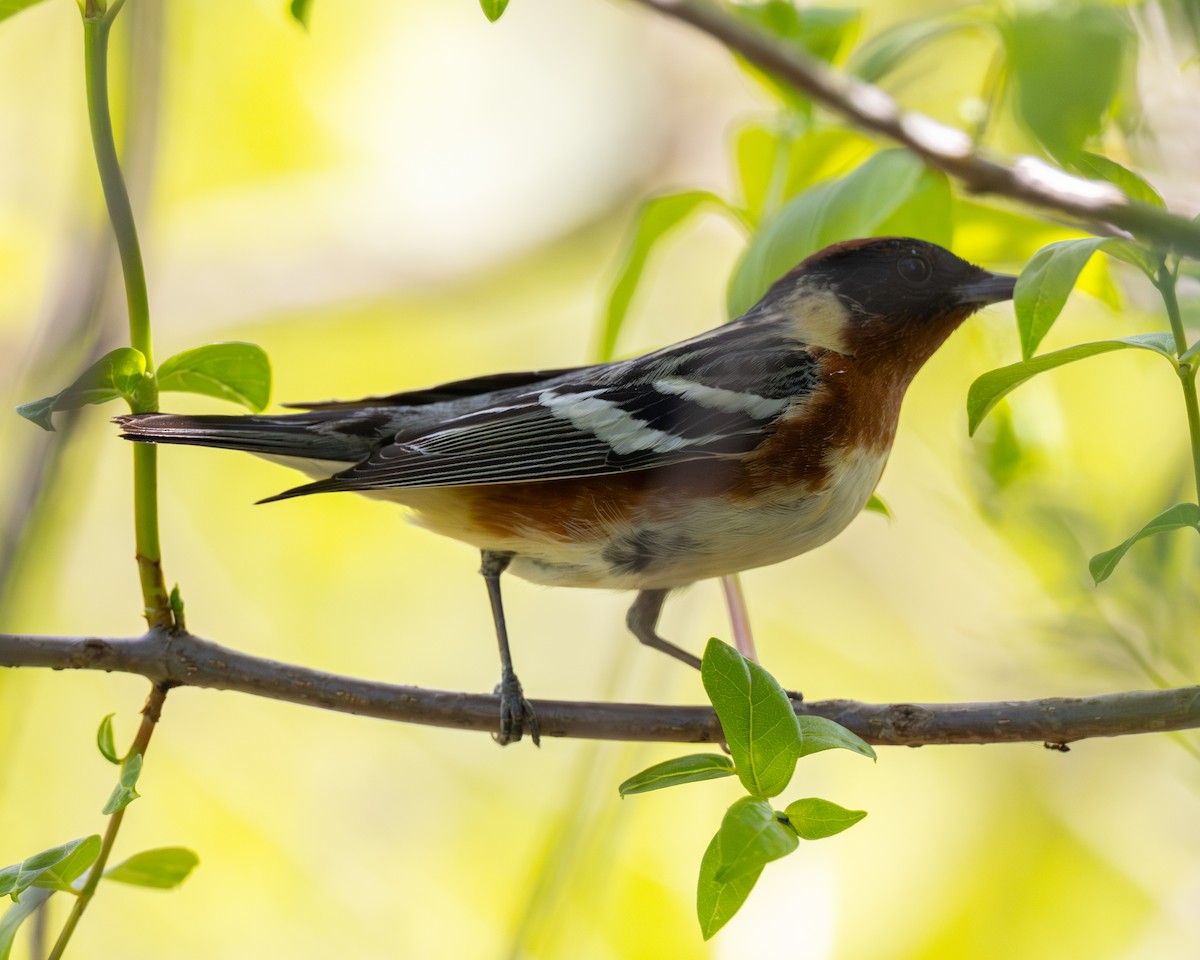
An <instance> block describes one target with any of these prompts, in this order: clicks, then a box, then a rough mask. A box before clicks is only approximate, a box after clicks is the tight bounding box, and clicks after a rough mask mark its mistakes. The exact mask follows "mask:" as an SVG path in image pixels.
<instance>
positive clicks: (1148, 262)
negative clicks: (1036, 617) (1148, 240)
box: [1101, 239, 1159, 283]
mask: <svg viewBox="0 0 1200 960" xmlns="http://www.w3.org/2000/svg"><path fill="white" fill-rule="evenodd" d="M1101 249H1102V250H1103V251H1104V252H1105V253H1106V254H1108V255H1109V256H1110V257H1115V258H1116V259H1117V260H1124V261H1125V262H1126V263H1129V264H1132V265H1133V266H1135V267H1137V268H1138V269H1139V270H1141V271H1142V273H1144V274H1145V275H1146V276H1147V277H1149V279H1150V282H1151V283H1154V282H1155V280H1156V278H1157V276H1158V266H1159V259H1158V257H1157V256H1156V255H1155V254H1154V252H1153V251H1151V250H1147V249H1146V248H1145V247H1143V246H1140V245H1139V244H1136V243H1133V242H1131V241H1129V240H1117V239H1111V240H1105V241H1104V246H1103V247H1101Z"/></svg>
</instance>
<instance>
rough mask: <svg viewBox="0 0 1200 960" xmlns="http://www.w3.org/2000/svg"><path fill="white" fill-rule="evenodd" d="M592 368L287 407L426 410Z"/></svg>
mask: <svg viewBox="0 0 1200 960" xmlns="http://www.w3.org/2000/svg"><path fill="white" fill-rule="evenodd" d="M590 369H592V368H590V367H578V368H576V367H562V368H560V369H558V370H522V371H520V372H517V373H491V374H487V375H486V376H482V377H469V378H468V379H466V380H452V381H450V382H449V383H439V384H438V385H437V386H433V387H424V388H422V389H419V390H405V391H403V392H401V393H390V394H388V395H387V396H383V397H362V398H361V399H358V400H318V401H316V402H314V403H285V404H284V406H285V407H289V408H291V409H294V410H358V409H360V408H362V407H423V406H426V405H428V404H431V403H446V402H448V401H451V400H463V399H465V398H467V397H477V396H479V395H481V394H484V393H495V392H497V391H500V390H513V389H517V388H520V387H529V386H532V385H534V384H538V383H543V382H545V381H546V380H554V379H556V378H558V377H561V376H563V375H564V374H568V373H579V372H585V371H587V370H590Z"/></svg>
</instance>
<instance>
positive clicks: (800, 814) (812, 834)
mask: <svg viewBox="0 0 1200 960" xmlns="http://www.w3.org/2000/svg"><path fill="white" fill-rule="evenodd" d="M783 813H784V816H786V817H787V818H788V822H789V823H790V824H791V825H792V828H793V829H794V830H795V831H796V833H798V834H799V835H800V838H801V839H802V840H820V839H822V838H823V837H832V836H833V835H834V834H835V833H841V832H842V831H843V830H846V829H849V828H850V827H852V826H854V825H855V824H856V823H858V821H859V820H861V819H862V818H863V817H865V816H866V815H867V811H866V810H847V809H846V808H845V807H839V806H838V805H837V804H836V803H832V802H830V801H829V800H822V799H821V798H820V797H806V798H805V799H803V800H796V801H795V802H794V803H789V804H788V805H787V808H786V809H785V810H784V811H783Z"/></svg>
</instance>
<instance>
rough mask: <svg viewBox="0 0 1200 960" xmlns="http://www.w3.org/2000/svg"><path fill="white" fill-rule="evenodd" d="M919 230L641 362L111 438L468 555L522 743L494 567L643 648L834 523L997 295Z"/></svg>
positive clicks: (143, 424)
mask: <svg viewBox="0 0 1200 960" xmlns="http://www.w3.org/2000/svg"><path fill="white" fill-rule="evenodd" d="M1014 283H1015V278H1013V277H1010V276H1004V275H1000V274H994V273H989V272H987V271H985V270H982V269H980V268H979V267H976V266H972V265H971V264H969V263H967V262H965V261H963V260H961V259H959V258H958V257H956V256H954V254H952V253H950V252H949V251H947V250H944V249H942V248H941V247H938V246H935V245H933V244H930V243H925V242H923V241H919V240H911V239H902V238H875V239H862V240H850V241H846V242H844V243H839V244H835V245H834V246H831V247H828V248H826V249H824V250H822V251H820V252H819V253H815V254H813V255H812V256H810V257H809V258H808V259H806V260H805V261H804V262H803V263H801V264H800V265H799V266H797V267H796V268H795V269H793V270H792V271H791V272H789V273H788V274H787V275H785V276H784V277H783V278H782V279H780V280H779V281H777V282H776V283H775V284H774V285H773V286H772V287H771V288H770V290H768V291H767V293H766V295H765V296H764V297H763V298H762V299H761V300H760V301H759V302H758V303H757V304H755V305H754V306H753V307H751V308H750V310H748V311H747V312H746V313H745V314H744V315H742V316H741V317H739V318H737V319H736V320H734V321H732V322H731V323H728V324H725V325H724V326H721V327H718V328H716V329H715V330H711V331H709V332H707V333H703V334H700V335H699V336H697V337H693V338H691V339H689V340H684V341H683V342H681V343H676V344H673V345H672V346H669V347H664V348H663V349H661V350H656V351H655V352H653V353H649V354H646V355H645V356H641V357H636V358H633V359H630V360H618V361H615V362H613V363H602V364H597V365H594V366H587V367H574V368H568V369H560V370H539V371H532V372H528V373H504V374H496V375H491V376H483V377H476V378H472V379H469V380H459V381H456V382H453V383H447V384H443V385H441V386H437V387H432V388H429V389H425V390H413V391H408V392H404V393H397V394H393V395H391V396H384V397H367V398H365V399H362V400H354V401H348V402H341V401H332V402H326V403H316V404H303V405H299V406H301V407H302V408H303V409H304V411H305V412H303V413H293V414H286V415H281V416H180V415H175V414H165V413H164V414H136V415H130V416H123V417H118V418H117V422H118V423H120V424H121V426H122V428H123V430H124V436H125V437H127V438H129V439H131V440H138V441H143V442H149V443H184V444H196V445H200V446H210V447H224V448H229V449H233V450H246V451H249V452H251V453H256V454H259V455H262V456H265V457H267V458H269V459H273V460H274V459H277V460H279V461H281V462H285V463H288V464H289V465H291V466H295V467H298V468H299V469H301V470H303V471H305V472H307V473H308V474H309V475H310V476H313V477H317V478H318V479H316V480H315V482H312V483H308V484H305V485H303V486H299V487H295V488H293V489H291V490H287V491H285V492H284V493H281V494H278V495H277V496H274V497H270V498H268V499H269V500H282V499H286V498H289V497H295V496H300V495H303V494H309V493H322V492H327V491H337V490H353V491H356V492H358V493H364V494H367V495H369V496H375V497H382V498H385V499H389V500H395V501H398V502H399V503H401V504H403V505H405V506H406V507H408V508H410V509H411V510H412V511H413V514H414V518H415V520H416V522H417V523H419V524H421V525H422V526H425V527H428V528H429V529H430V530H433V531H434V532H435V533H440V534H442V535H444V536H448V537H453V538H455V539H456V540H461V541H464V542H466V543H469V544H471V545H472V546H474V547H476V548H478V549H479V550H480V551H481V552H482V557H483V564H482V571H481V572H482V573H483V575H484V577H485V579H486V582H487V586H488V592H489V596H490V599H491V603H492V612H493V616H494V619H495V626H496V632H497V639H498V641H499V645H500V652H501V661H502V664H501V665H502V677H501V683H500V686H499V687H498V690H499V692H500V694H501V722H500V731H499V736H498V739H499V740H500V741H501V742H509V741H511V740H517V739H520V737H521V734H522V731H523V729H528V730H529V732H530V733H531V734H532V735H533V736H534V737H535V738H536V736H537V726H536V719H535V718H534V716H533V712H532V709H531V708H530V707H529V704H528V703H527V702H526V701H525V699H524V696H523V694H522V690H521V685H520V683H519V681H518V680H517V677H516V674H515V672H514V671H513V667H512V661H511V657H510V655H509V649H508V639H507V634H506V630H505V624H504V614H503V609H502V606H501V601H500V585H499V577H500V574H501V573H502V572H504V571H505V570H511V571H512V572H513V573H514V574H516V575H517V576H519V577H523V578H525V579H527V580H532V581H534V582H536V583H543V584H554V585H561V586H571V587H607V588H614V589H622V590H637V591H638V594H637V597H636V598H635V600H634V602H633V605H632V607H631V608H630V610H629V615H628V618H627V621H628V624H629V628H630V630H631V631H632V632H633V634H634V635H635V636H636V637H637V638H638V640H640V641H641V642H642V643H644V644H647V645H649V646H651V647H655V648H657V649H660V650H663V651H664V652H666V653H669V654H670V655H672V656H674V657H676V658H677V659H680V660H683V661H684V662H686V663H690V664H693V665H697V664H698V662H699V661H698V660H697V658H696V657H695V656H693V655H692V654H690V653H687V652H686V651H684V650H681V649H680V648H678V647H676V646H675V645H674V644H671V643H669V642H668V641H666V640H664V639H663V638H661V637H660V636H659V635H658V633H657V632H656V630H657V623H658V617H659V614H660V612H661V610H662V605H663V602H664V600H665V599H666V597H667V593H668V592H669V591H670V590H672V589H674V588H676V587H682V586H685V585H687V584H690V583H692V582H694V581H696V580H702V579H705V578H708V577H720V576H724V575H726V574H731V573H736V572H738V571H741V570H747V569H750V568H752V567H759V566H763V565H765V564H772V563H777V562H779V561H780V560H786V559H788V558H789V557H794V556H796V555H797V554H800V553H804V552H805V551H808V550H811V549H813V548H814V547H817V546H820V545H821V544H822V543H825V542H826V541H828V540H830V539H831V538H832V537H834V536H836V535H837V534H838V533H840V532H841V531H842V530H843V529H844V528H845V527H846V525H847V524H849V523H850V521H851V520H852V519H854V517H855V516H856V515H857V514H858V513H859V511H861V510H862V508H863V507H864V505H865V504H866V503H867V501H868V499H869V498H870V496H871V494H872V492H873V491H874V489H875V485H876V483H878V481H879V478H880V475H881V473H882V471H883V467H884V463H885V462H886V461H887V457H888V453H889V451H890V449H891V446H892V440H893V438H894V437H895V434H896V423H897V418H898V416H899V412H900V402H901V400H902V399H903V397H904V393H905V390H906V388H907V387H908V384H909V382H910V381H911V380H912V378H913V376H914V375H915V374H916V372H917V371H918V370H919V369H920V368H921V365H922V364H924V363H925V361H926V360H928V359H929V357H930V356H931V355H932V354H933V352H934V351H935V350H936V349H937V348H938V347H939V346H940V345H941V344H942V342H943V341H944V340H945V339H946V337H948V336H949V335H950V333H951V332H952V331H953V330H954V329H955V328H956V327H958V325H959V324H960V323H962V322H963V320H965V319H966V318H967V317H968V316H970V315H971V314H972V313H974V312H975V311H976V310H978V309H979V308H980V307H982V306H984V305H986V304H990V303H997V302H999V301H1002V300H1007V299H1009V298H1010V297H1011V296H1012V293H1013V286H1014Z"/></svg>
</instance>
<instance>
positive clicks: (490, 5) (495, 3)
mask: <svg viewBox="0 0 1200 960" xmlns="http://www.w3.org/2000/svg"><path fill="white" fill-rule="evenodd" d="M479 6H480V7H482V8H483V15H484V16H485V17H487V18H488V20H490V21H491V22H492V23H495V22H496V21H497V20H499V19H500V18H501V17H502V16H504V11H505V9H506V8H507V7H508V0H479Z"/></svg>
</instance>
